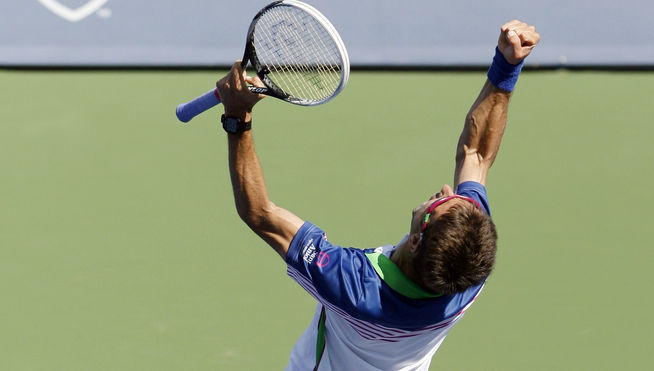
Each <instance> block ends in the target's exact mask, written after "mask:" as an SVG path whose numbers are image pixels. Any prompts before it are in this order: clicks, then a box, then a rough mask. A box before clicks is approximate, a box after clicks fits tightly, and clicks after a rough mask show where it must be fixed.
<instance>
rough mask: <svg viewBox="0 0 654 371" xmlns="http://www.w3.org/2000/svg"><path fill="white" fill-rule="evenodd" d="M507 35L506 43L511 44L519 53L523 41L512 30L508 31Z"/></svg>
mask: <svg viewBox="0 0 654 371" xmlns="http://www.w3.org/2000/svg"><path fill="white" fill-rule="evenodd" d="M505 34H506V41H508V42H509V44H511V47H512V48H513V50H515V51H517V50H518V49H519V48H520V47H521V46H522V40H521V39H520V36H518V34H517V33H516V32H515V31H514V30H511V29H509V30H508V31H506V32H505Z"/></svg>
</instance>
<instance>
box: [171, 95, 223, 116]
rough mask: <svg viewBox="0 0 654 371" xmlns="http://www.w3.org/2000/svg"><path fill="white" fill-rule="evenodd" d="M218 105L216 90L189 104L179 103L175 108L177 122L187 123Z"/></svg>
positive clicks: (218, 99)
mask: <svg viewBox="0 0 654 371" xmlns="http://www.w3.org/2000/svg"><path fill="white" fill-rule="evenodd" d="M219 103H220V96H219V95H218V89H212V90H209V91H208V92H206V93H204V94H202V95H200V96H199V97H197V98H195V99H193V100H192V101H190V102H186V103H181V104H180V105H178V106H177V109H176V110H175V113H176V114H177V118H178V119H179V121H181V122H189V121H191V119H192V118H193V117H195V116H197V115H199V114H201V113H202V112H204V111H206V110H208V109H209V108H211V107H213V106H215V105H217V104H219Z"/></svg>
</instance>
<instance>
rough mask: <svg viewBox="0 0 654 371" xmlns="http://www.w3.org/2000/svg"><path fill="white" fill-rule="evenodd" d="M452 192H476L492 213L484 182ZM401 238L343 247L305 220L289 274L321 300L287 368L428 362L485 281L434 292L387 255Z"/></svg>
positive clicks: (404, 366)
mask: <svg viewBox="0 0 654 371" xmlns="http://www.w3.org/2000/svg"><path fill="white" fill-rule="evenodd" d="M456 193H457V194H460V195H463V196H468V197H471V198H473V199H475V200H476V201H477V202H479V204H480V205H481V206H482V208H483V210H484V211H485V212H486V213H488V214H489V215H490V210H489V206H488V199H487V195H486V189H485V187H484V186H483V185H481V184H479V183H476V182H465V183H461V184H460V185H459V186H458V187H457V189H456ZM404 238H407V237H404ZM400 242H402V241H400ZM398 245H399V243H398ZM398 245H386V246H381V247H378V248H376V249H367V250H360V249H356V248H343V247H340V246H334V245H332V244H331V243H330V242H329V241H328V240H327V237H326V235H325V233H324V232H323V231H322V230H321V229H320V228H318V227H316V226H315V225H313V224H311V223H309V222H306V223H305V224H304V225H303V226H302V227H301V228H300V230H299V231H298V232H297V234H296V235H295V237H294V238H293V241H292V242H291V245H290V247H289V250H288V252H287V256H286V262H287V264H288V275H289V276H291V277H292V278H293V279H294V280H296V281H297V282H298V283H299V284H300V286H302V287H303V288H304V289H305V290H306V291H308V292H309V293H310V294H311V295H312V296H313V297H315V298H316V299H317V300H318V306H317V308H316V311H315V315H314V317H313V321H312V322H311V324H310V325H309V327H308V328H307V329H306V330H305V331H304V333H303V334H302V336H301V337H300V339H299V340H298V341H297V343H296V344H295V346H294V347H293V351H292V352H291V356H290V360H289V363H288V366H287V367H286V370H287V371H291V370H292V371H296V370H298V371H306V370H313V369H316V370H320V371H325V370H333V371H345V370H356V371H366V370H394V371H399V370H427V369H428V368H429V364H430V362H431V358H432V356H433V355H434V353H435V352H436V350H437V349H438V347H439V346H440V344H441V343H442V342H443V340H444V339H445V336H446V335H447V332H448V331H449V330H450V329H451V328H452V326H454V324H455V323H457V322H458V321H459V320H460V319H461V318H462V317H463V314H464V312H465V311H466V310H467V309H468V307H469V306H470V305H471V304H472V302H473V301H474V300H475V299H476V298H477V295H479V292H480V291H481V289H482V287H483V283H482V284H480V285H478V286H474V287H470V288H469V289H468V290H466V291H465V292H462V293H457V294H454V295H434V294H431V293H429V292H427V291H425V290H423V289H422V288H421V287H420V286H418V285H417V284H415V283H414V282H413V281H411V280H410V279H409V278H408V277H406V276H405V275H404V274H403V273H402V271H401V270H400V269H399V268H398V267H397V266H396V265H395V263H393V262H392V261H391V260H390V255H391V252H392V251H393V250H394V249H395V248H396V246H398Z"/></svg>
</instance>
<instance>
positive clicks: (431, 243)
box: [413, 202, 497, 295]
mask: <svg viewBox="0 0 654 371" xmlns="http://www.w3.org/2000/svg"><path fill="white" fill-rule="evenodd" d="M420 244H421V245H420V247H419V249H418V252H417V254H416V256H415V258H414V261H413V263H414V268H415V270H416V272H417V274H418V276H419V277H420V280H421V281H422V283H423V285H424V286H425V287H426V288H427V289H429V290H430V291H433V292H435V293H439V294H445V295H450V294H454V293H457V292H463V291H465V290H466V289H468V288H469V287H472V286H475V285H478V284H480V283H482V282H483V281H484V280H485V279H486V278H487V277H488V275H489V274H490V272H491V270H492V269H493V264H494V263H495V252H496V251H497V232H496V230H495V224H494V223H493V221H492V220H491V218H490V216H488V214H486V213H484V212H483V211H481V210H479V209H478V208H476V207H475V206H474V205H472V204H471V203H468V202H466V203H459V204H456V205H452V207H450V208H449V209H448V210H447V212H446V213H444V214H442V215H440V216H439V217H438V218H436V217H434V215H433V214H432V215H431V217H430V218H429V224H427V228H426V229H425V231H424V232H423V235H422V240H421V242H420Z"/></svg>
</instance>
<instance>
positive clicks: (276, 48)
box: [243, 0, 350, 106]
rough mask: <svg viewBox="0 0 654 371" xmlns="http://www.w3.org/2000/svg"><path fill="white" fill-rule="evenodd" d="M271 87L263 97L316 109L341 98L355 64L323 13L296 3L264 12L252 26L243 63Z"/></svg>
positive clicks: (278, 3)
mask: <svg viewBox="0 0 654 371" xmlns="http://www.w3.org/2000/svg"><path fill="white" fill-rule="evenodd" d="M247 61H249V62H250V63H251V64H252V67H253V68H254V70H255V72H256V74H257V76H259V78H260V79H261V81H262V82H263V83H264V85H265V86H266V88H267V89H266V91H265V92H263V93H264V94H267V95H270V96H273V97H276V98H279V99H283V100H285V101H287V102H290V103H294V104H298V105H303V106H314V105H318V104H322V103H325V102H328V101H329V100H331V99H332V98H334V97H335V96H336V95H338V93H340V92H341V91H342V90H343V88H345V85H346V84H347V81H348V79H349V76H350V60H349V57H348V55H347V50H346V49H345V44H344V43H343V40H342V39H341V37H340V35H339V34H338V32H337V31H336V29H335V28H334V26H333V25H332V24H331V23H330V22H329V20H328V19H327V18H326V17H325V16H324V15H322V14H321V13H320V12H319V11H318V10H316V9H315V8H313V7H312V6H310V5H308V4H305V3H303V2H301V1H297V0H282V1H275V2H273V3H271V4H268V5H267V6H266V7H264V8H263V9H261V10H260V11H259V13H257V15H256V16H255V17H254V19H253V20H252V22H251V23H250V28H249V30H248V36H247V40H246V47H245V53H244V56H243V63H244V64H246V63H247Z"/></svg>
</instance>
